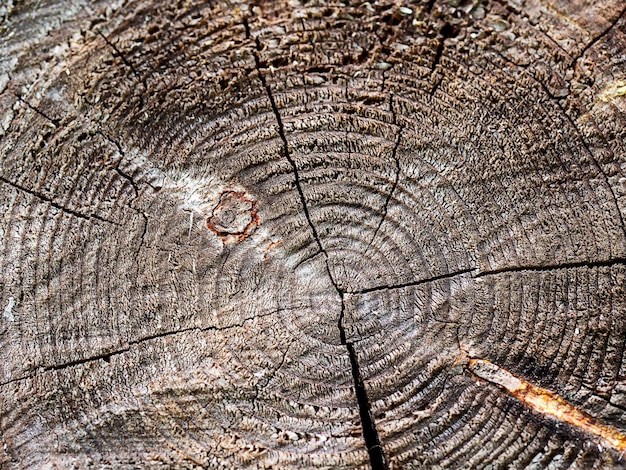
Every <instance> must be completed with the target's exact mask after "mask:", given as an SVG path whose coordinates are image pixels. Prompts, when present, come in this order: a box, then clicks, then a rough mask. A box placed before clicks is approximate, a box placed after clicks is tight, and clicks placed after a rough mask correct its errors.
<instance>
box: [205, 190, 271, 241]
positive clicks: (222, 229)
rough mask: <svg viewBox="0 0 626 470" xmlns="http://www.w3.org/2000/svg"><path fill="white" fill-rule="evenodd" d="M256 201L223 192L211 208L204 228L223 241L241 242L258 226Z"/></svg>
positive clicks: (237, 194)
mask: <svg viewBox="0 0 626 470" xmlns="http://www.w3.org/2000/svg"><path fill="white" fill-rule="evenodd" d="M256 206H257V203H256V201H254V200H252V199H249V198H248V197H246V195H245V193H243V192H238V191H225V192H223V193H222V194H221V196H220V201H219V203H218V204H217V205H216V206H215V207H214V208H213V211H212V212H211V216H210V217H209V218H208V219H207V221H206V226H207V228H208V229H209V230H211V231H212V232H215V233H216V234H217V235H218V236H219V237H220V238H222V239H223V240H226V239H228V237H231V236H232V237H234V238H235V240H237V241H241V240H243V239H244V238H246V237H247V236H248V235H250V234H252V233H253V232H254V230H255V229H256V227H257V226H258V225H259V216H258V215H257V207H256Z"/></svg>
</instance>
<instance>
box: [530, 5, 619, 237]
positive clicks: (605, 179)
mask: <svg viewBox="0 0 626 470" xmlns="http://www.w3.org/2000/svg"><path fill="white" fill-rule="evenodd" d="M624 11H626V10H624ZM622 14H623V12H622ZM538 82H539V84H540V86H541V87H542V88H543V90H544V91H545V92H546V94H548V95H550V92H549V90H548V88H547V86H546V85H545V84H544V83H543V82H541V81H538ZM555 102H556V104H557V106H558V107H559V109H560V110H561V113H562V114H563V116H565V119H567V121H568V122H569V123H570V125H571V126H572V129H574V130H575V131H576V133H577V134H578V137H579V139H580V142H581V143H582V145H583V147H584V149H585V151H586V152H587V154H588V155H589V158H590V159H591V161H592V162H593V165H594V166H595V167H596V169H597V170H598V171H599V172H600V174H601V175H602V177H603V179H604V182H605V183H606V186H607V188H608V189H609V192H610V193H611V199H613V204H615V208H616V210H617V218H618V219H619V222H620V227H621V228H622V234H623V235H624V237H626V225H624V217H623V216H622V211H621V209H620V204H619V201H618V199H617V195H616V194H615V191H614V189H613V186H611V182H610V181H609V176H608V175H607V174H606V172H605V171H604V169H603V168H602V166H601V165H600V163H599V162H598V160H596V158H595V157H594V155H593V152H592V151H591V148H590V147H589V145H588V144H587V141H586V140H585V138H584V136H583V135H582V132H581V131H580V129H579V128H578V126H577V125H576V122H575V121H574V119H572V117H571V116H570V115H569V113H568V112H567V111H566V110H565V109H564V108H563V105H562V104H561V103H560V102H559V100H555Z"/></svg>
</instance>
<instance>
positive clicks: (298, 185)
mask: <svg viewBox="0 0 626 470" xmlns="http://www.w3.org/2000/svg"><path fill="white" fill-rule="evenodd" d="M244 25H245V28H246V36H249V34H250V27H249V26H248V22H247V21H244ZM254 41H255V44H256V51H253V56H254V62H255V66H256V71H257V74H258V76H259V80H261V84H262V85H263V88H264V89H265V92H266V94H267V98H268V99H269V102H270V106H271V107H272V112H273V113H274V117H275V118H276V123H277V125H278V135H279V137H280V140H281V141H282V143H283V156H284V157H285V158H286V159H287V161H288V162H289V165H291V169H292V171H293V176H294V180H295V184H296V190H297V191H298V195H299V197H300V203H301V204H302V210H303V211H304V217H305V218H306V221H307V223H308V224H309V227H310V229H311V232H312V233H313V238H314V239H315V242H316V243H317V246H318V248H319V250H320V251H321V252H323V253H324V254H326V250H324V247H323V246H322V242H321V241H320V238H319V235H318V233H317V230H316V228H315V226H314V225H313V221H312V220H311V214H310V213H309V208H308V205H307V202H306V198H305V197H304V192H303V190H302V183H301V181H300V174H299V172H298V167H297V166H296V162H295V161H294V160H293V158H292V157H291V154H290V152H289V143H288V142H287V137H286V135H285V128H284V126H283V120H282V118H281V117H280V113H279V111H278V107H277V106H276V101H275V100H274V95H273V94H272V90H271V88H270V86H269V84H268V83H267V81H266V80H265V76H264V75H263V72H261V69H262V67H261V60H260V58H259V54H258V52H260V51H261V42H260V41H259V39H258V38H255V39H254Z"/></svg>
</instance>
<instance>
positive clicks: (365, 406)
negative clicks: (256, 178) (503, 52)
mask: <svg viewBox="0 0 626 470" xmlns="http://www.w3.org/2000/svg"><path fill="white" fill-rule="evenodd" d="M243 26H244V29H245V35H246V39H253V40H254V42H255V49H253V50H252V55H253V57H254V62H255V67H256V71H257V74H258V76H259V80H260V81H261V85H262V86H263V88H264V89H265V92H266V94H267V97H268V99H269V102H270V106H271V108H272V112H273V113H274V117H275V119H276V122H277V125H278V135H279V137H280V140H281V141H282V144H283V155H284V157H285V158H286V159H287V161H288V162H289V164H290V165H291V169H292V171H293V175H294V180H295V185H296V190H297V191H298V195H299V197H300V203H301V204H302V209H303V211H304V215H305V218H306V221H307V223H308V225H309V227H310V229H311V233H312V234H313V238H314V239H315V242H316V243H317V246H318V248H319V253H323V254H324V262H325V265H326V272H327V274H328V277H329V279H330V282H331V284H332V285H333V287H334V289H335V291H336V292H337V295H339V298H340V300H341V312H340V314H339V320H338V322H337V326H338V329H339V337H340V340H341V344H342V345H343V346H345V347H346V349H347V351H348V356H349V359H350V368H351V371H352V379H353V381H354V389H355V394H356V398H357V403H358V406H359V416H360V419H361V427H362V429H363V438H364V440H365V445H366V447H367V451H368V453H369V458H370V464H371V466H372V470H386V469H387V463H386V460H385V454H384V453H383V449H382V446H381V444H380V438H379V435H378V430H377V429H376V425H375V423H374V419H373V418H372V414H371V407H370V401H369V397H368V396H367V390H366V389H365V383H364V382H363V377H362V376H361V368H360V365H359V361H358V357H357V354H356V351H355V349H354V344H353V343H352V342H349V341H348V340H347V337H346V331H345V328H344V325H343V320H344V316H345V302H344V291H343V290H342V288H341V287H340V286H339V285H338V284H337V282H336V281H335V278H334V276H333V275H332V272H331V270H330V264H329V262H328V253H327V252H326V250H325V249H324V246H323V245H322V241H321V240H320V237H319V235H318V233H317V230H316V228H315V225H314V224H313V221H312V219H311V215H310V213H309V208H308V205H307V202H306V198H305V197H304V192H303V191H302V184H301V181H300V174H299V173H298V167H297V166H296V163H295V161H294V160H293V158H292V157H291V154H290V153H289V143H288V142H287V137H286V135H285V128H284V125H283V121H282V118H281V117H280V113H279V111H278V107H277V106H276V101H275V100H274V95H273V94H272V90H271V88H270V86H269V84H268V83H267V81H266V80H265V76H264V75H263V72H262V71H261V70H262V69H263V67H262V65H261V59H260V57H259V52H260V51H261V50H262V48H261V41H260V40H259V38H256V37H255V38H252V34H251V32H250V25H249V24H248V20H247V19H246V18H244V20H243ZM394 120H395V114H394ZM399 139H400V137H399V135H398V138H397V139H396V147H395V148H396V149H397V146H398V144H399ZM394 156H395V150H394Z"/></svg>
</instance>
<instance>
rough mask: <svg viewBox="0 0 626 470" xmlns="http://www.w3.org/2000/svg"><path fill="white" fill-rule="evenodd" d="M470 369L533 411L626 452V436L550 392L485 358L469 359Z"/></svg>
mask: <svg viewBox="0 0 626 470" xmlns="http://www.w3.org/2000/svg"><path fill="white" fill-rule="evenodd" d="M468 367H469V370H470V371H472V373H474V375H476V376H477V377H479V378H481V379H483V380H486V381H488V382H491V383H493V384H496V385H498V386H499V387H501V388H503V389H505V390H506V391H507V392H508V393H509V394H511V395H512V396H514V397H515V398H517V399H518V400H519V401H521V402H522V403H524V404H525V405H527V406H529V407H530V408H532V409H533V410H534V411H537V412H539V413H541V414H544V415H547V416H550V417H552V418H555V419H558V420H559V421H563V422H565V423H567V424H570V425H572V426H575V427H577V428H579V429H581V430H582V431H585V432H587V433H590V434H593V435H594V436H597V437H599V438H601V439H603V440H604V441H605V442H606V443H607V444H609V445H610V446H611V447H613V448H615V449H616V450H618V451H620V452H624V451H626V435H625V434H623V433H621V432H620V431H618V430H617V429H615V428H614V427H612V426H608V425H606V424H602V423H601V422H600V421H599V420H597V419H596V418H594V417H592V416H590V415H589V414H587V413H585V412H584V411H582V410H580V409H578V408H577V407H575V406H574V405H572V404H571V403H569V402H568V401H566V400H565V399H563V398H561V397H560V396H558V395H557V394H555V393H553V392H551V391H550V390H546V389H545V388H541V387H537V386H536V385H533V384H531V383H529V382H526V381H525V380H523V379H520V378H518V377H516V376H515V375H513V374H511V373H510V372H509V371H508V370H506V369H503V368H501V367H499V366H497V365H496V364H494V363H492V362H489V361H488V360H485V359H470V360H469V365H468Z"/></svg>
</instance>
